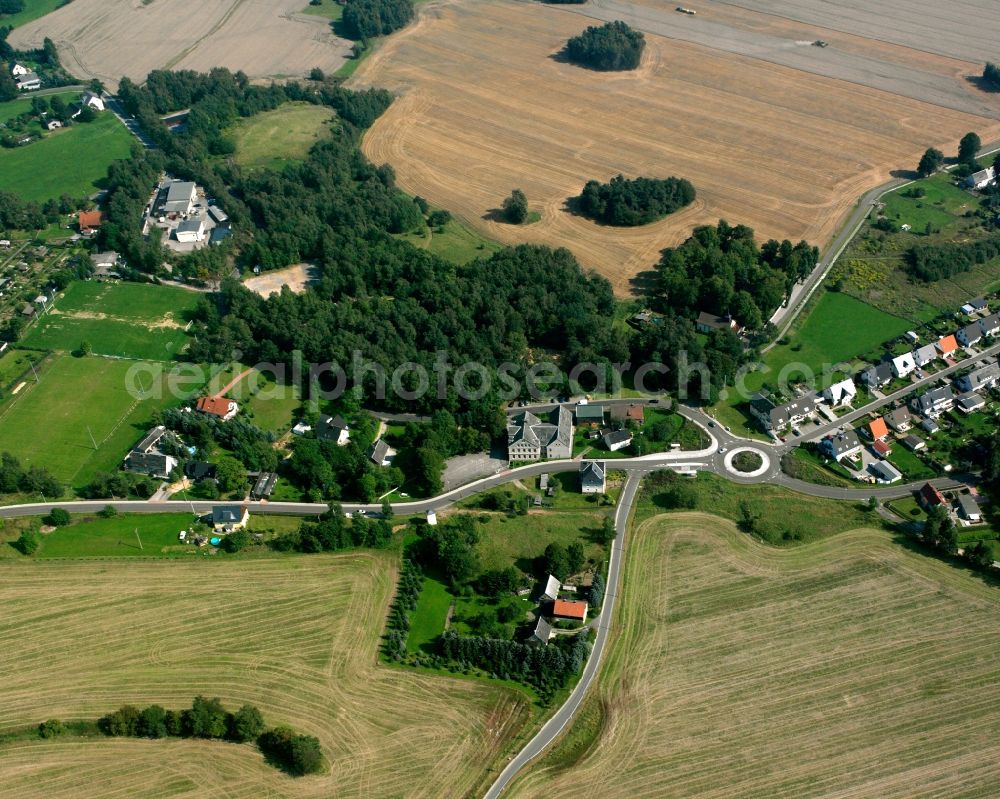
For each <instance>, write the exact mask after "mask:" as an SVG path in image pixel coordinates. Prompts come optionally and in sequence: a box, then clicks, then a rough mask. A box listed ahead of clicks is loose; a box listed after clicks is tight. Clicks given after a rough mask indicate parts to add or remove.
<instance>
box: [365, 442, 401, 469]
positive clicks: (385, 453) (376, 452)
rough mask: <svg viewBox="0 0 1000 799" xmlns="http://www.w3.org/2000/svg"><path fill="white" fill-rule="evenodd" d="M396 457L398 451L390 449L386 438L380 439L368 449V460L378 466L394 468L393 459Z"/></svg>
mask: <svg viewBox="0 0 1000 799" xmlns="http://www.w3.org/2000/svg"><path fill="white" fill-rule="evenodd" d="M395 457H396V450H394V449H393V448H392V447H390V446H389V445H388V444H387V443H386V441H385V439H384V438H380V439H379V440H378V441H376V442H375V443H374V444H372V445H371V446H370V447H368V460H370V461H371V462H372V463H374V464H375V465H376V466H392V459H393V458H395Z"/></svg>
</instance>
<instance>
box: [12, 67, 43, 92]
mask: <svg viewBox="0 0 1000 799" xmlns="http://www.w3.org/2000/svg"><path fill="white" fill-rule="evenodd" d="M14 83H15V84H16V85H17V90H18V91H21V92H33V91H35V90H36V89H41V88H42V79H41V78H40V77H38V75H36V74H35V73H34V72H27V73H25V74H24V75H20V76H19V77H17V78H14Z"/></svg>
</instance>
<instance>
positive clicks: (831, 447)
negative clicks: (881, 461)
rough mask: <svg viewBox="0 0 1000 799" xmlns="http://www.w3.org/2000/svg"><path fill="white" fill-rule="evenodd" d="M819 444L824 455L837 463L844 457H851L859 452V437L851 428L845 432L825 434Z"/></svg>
mask: <svg viewBox="0 0 1000 799" xmlns="http://www.w3.org/2000/svg"><path fill="white" fill-rule="evenodd" d="M819 446H820V449H821V450H822V451H823V452H824V453H825V454H826V455H829V456H830V457H831V458H833V459H834V460H835V461H837V462H838V463H839V462H840V461H842V460H843V459H844V458H853V457H854V456H856V455H857V454H858V453H860V452H861V439H859V438H858V434H857V433H855V432H854V431H853V430H848V431H847V432H846V433H836V434H834V435H829V436H827V437H826V438H824V439H823V440H822V441H821V442H820V444H819Z"/></svg>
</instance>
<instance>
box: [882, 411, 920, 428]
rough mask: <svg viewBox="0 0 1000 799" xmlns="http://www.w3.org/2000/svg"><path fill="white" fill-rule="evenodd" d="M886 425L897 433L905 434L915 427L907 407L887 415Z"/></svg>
mask: <svg viewBox="0 0 1000 799" xmlns="http://www.w3.org/2000/svg"><path fill="white" fill-rule="evenodd" d="M884 418H885V423H886V424H887V425H889V427H890V428H892V429H893V430H894V431H895V432H897V433H905V432H906V431H907V430H909V429H910V427H911V426H912V425H913V418H912V417H911V416H910V412H909V411H908V410H907V409H906V407H905V406H900V407H899V408H896V409H895V410H892V411H890V412H889V413H887V414H886V415H885V417H884Z"/></svg>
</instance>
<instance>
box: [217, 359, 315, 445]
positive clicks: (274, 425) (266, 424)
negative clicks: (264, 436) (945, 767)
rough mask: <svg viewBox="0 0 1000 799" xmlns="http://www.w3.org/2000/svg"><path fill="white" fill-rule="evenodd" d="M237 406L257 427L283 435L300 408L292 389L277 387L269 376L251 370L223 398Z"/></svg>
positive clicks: (295, 390)
mask: <svg viewBox="0 0 1000 799" xmlns="http://www.w3.org/2000/svg"><path fill="white" fill-rule="evenodd" d="M226 396H227V397H230V398H232V399H234V400H236V401H237V402H239V403H240V408H241V411H242V412H243V413H244V414H246V415H247V416H249V417H250V419H251V420H252V421H253V423H254V424H255V425H257V427H259V428H261V429H262V430H267V431H269V432H274V433H286V432H288V430H289V429H290V428H291V426H292V418H293V416H294V414H295V412H296V411H297V410H298V409H299V407H300V406H301V405H302V400H301V399H300V398H299V391H298V389H297V388H296V387H295V386H286V385H284V384H279V383H276V382H275V381H274V380H273V379H271V377H270V376H268V375H266V374H264V373H262V372H259V371H257V370H254V371H253V372H252V373H251V374H249V375H248V376H247V377H245V378H243V380H241V381H240V382H239V383H238V384H237V385H236V386H234V387H233V388H232V389H231V390H230V391H228V392H227V394H226Z"/></svg>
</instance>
